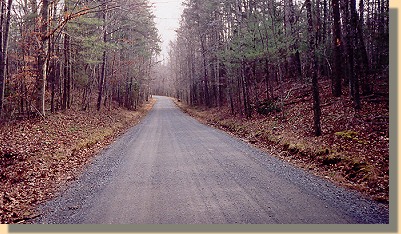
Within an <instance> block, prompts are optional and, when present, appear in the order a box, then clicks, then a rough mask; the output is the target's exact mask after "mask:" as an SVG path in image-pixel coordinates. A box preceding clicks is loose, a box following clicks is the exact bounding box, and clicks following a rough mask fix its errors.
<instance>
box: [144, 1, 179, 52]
mask: <svg viewBox="0 0 401 234" xmlns="http://www.w3.org/2000/svg"><path fill="white" fill-rule="evenodd" d="M182 2H183V0H150V3H152V4H153V13H154V14H155V16H156V19H155V21H156V26H157V29H158V30H159V35H160V37H161V40H162V44H161V49H162V52H161V55H162V56H163V55H164V56H165V57H166V58H167V55H168V44H169V42H170V41H173V40H174V39H175V36H176V33H175V30H176V29H178V27H179V22H180V17H181V13H182V10H183V6H182ZM161 59H163V57H162V58H161Z"/></svg>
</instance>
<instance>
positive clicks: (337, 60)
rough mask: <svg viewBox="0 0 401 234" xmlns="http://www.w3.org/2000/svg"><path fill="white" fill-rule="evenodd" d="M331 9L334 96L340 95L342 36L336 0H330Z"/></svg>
mask: <svg viewBox="0 0 401 234" xmlns="http://www.w3.org/2000/svg"><path fill="white" fill-rule="evenodd" d="M331 3H332V9H333V20H334V22H333V34H334V37H333V44H334V64H335V68H334V69H335V71H334V77H333V79H332V93H333V95H334V96H335V97H340V96H341V80H342V76H343V73H342V61H341V47H342V44H343V43H342V36H341V19H340V6H339V1H338V0H332V2H331Z"/></svg>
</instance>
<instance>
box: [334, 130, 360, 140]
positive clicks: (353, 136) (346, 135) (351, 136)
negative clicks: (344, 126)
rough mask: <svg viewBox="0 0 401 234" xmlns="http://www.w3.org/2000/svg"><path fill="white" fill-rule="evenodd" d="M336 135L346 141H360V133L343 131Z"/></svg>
mask: <svg viewBox="0 0 401 234" xmlns="http://www.w3.org/2000/svg"><path fill="white" fill-rule="evenodd" d="M334 135H336V136H339V137H342V138H346V139H351V140H359V139H358V133H357V132H355V131H349V130H348V131H342V132H336V133H334Z"/></svg>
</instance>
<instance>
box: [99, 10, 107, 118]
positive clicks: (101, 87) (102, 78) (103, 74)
mask: <svg viewBox="0 0 401 234" xmlns="http://www.w3.org/2000/svg"><path fill="white" fill-rule="evenodd" d="M106 10H107V5H106V3H105V5H104V9H103V42H104V43H105V44H106V43H107V25H106V24H107V22H106V21H107V12H106ZM106 62H107V53H106V49H104V51H103V56H102V66H101V72H100V80H99V90H98V98H97V110H98V111H100V109H101V107H102V96H103V90H104V83H105V79H106Z"/></svg>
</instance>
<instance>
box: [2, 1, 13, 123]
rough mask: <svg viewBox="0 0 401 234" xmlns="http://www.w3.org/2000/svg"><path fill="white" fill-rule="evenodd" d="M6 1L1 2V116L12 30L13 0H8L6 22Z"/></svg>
mask: <svg viewBox="0 0 401 234" xmlns="http://www.w3.org/2000/svg"><path fill="white" fill-rule="evenodd" d="M4 4H5V3H4V2H2V3H1V22H0V29H1V32H0V34H1V35H0V44H1V45H0V118H1V116H2V115H3V114H4V113H3V107H4V95H5V88H6V80H7V69H6V68H7V57H8V56H7V51H8V34H9V30H10V19H11V6H12V0H8V2H7V15H6V22H5V25H3V24H4V18H3V14H4V8H5V6H4Z"/></svg>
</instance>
